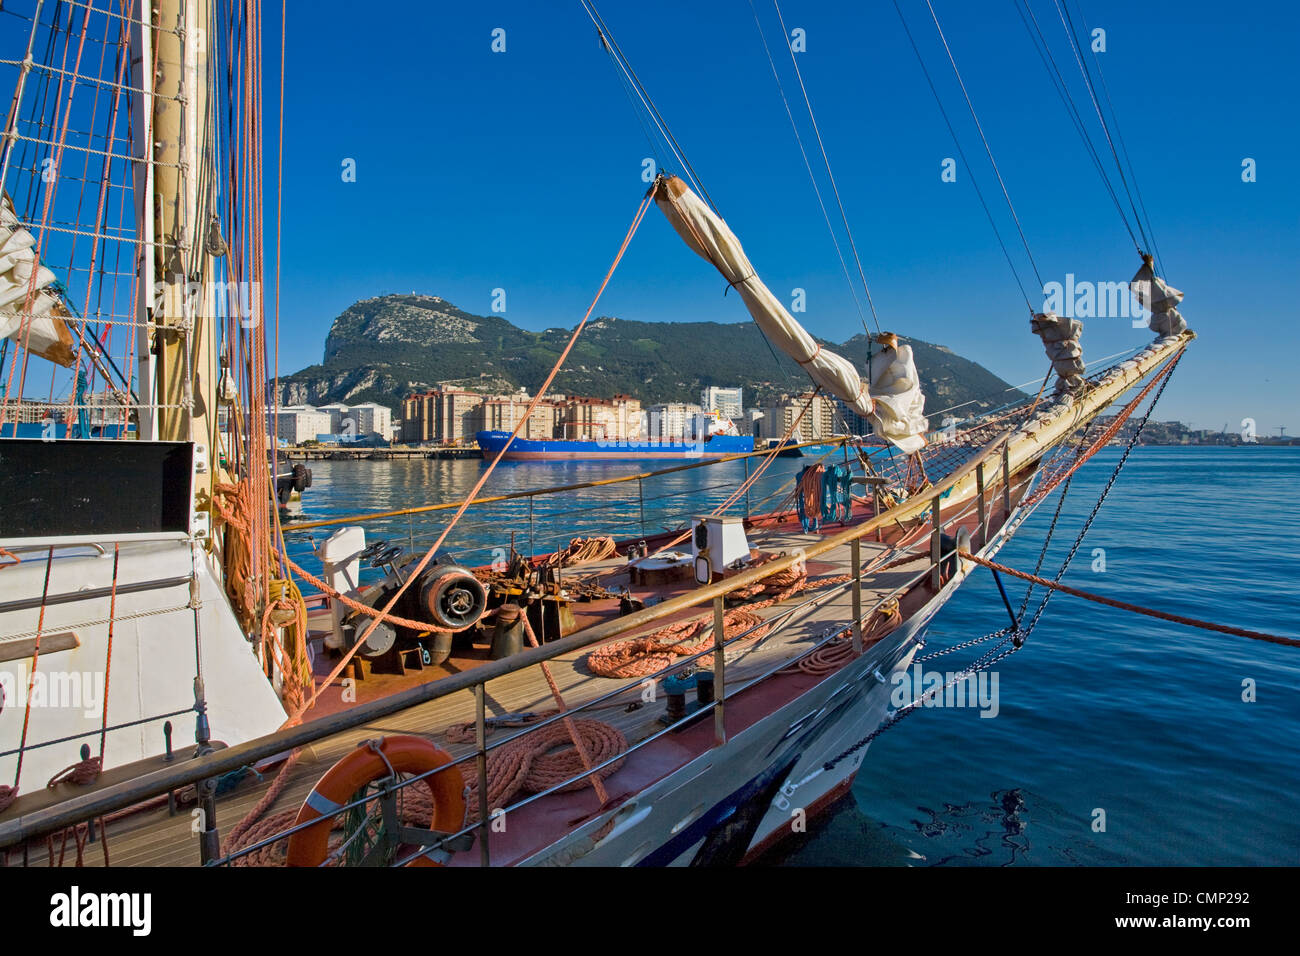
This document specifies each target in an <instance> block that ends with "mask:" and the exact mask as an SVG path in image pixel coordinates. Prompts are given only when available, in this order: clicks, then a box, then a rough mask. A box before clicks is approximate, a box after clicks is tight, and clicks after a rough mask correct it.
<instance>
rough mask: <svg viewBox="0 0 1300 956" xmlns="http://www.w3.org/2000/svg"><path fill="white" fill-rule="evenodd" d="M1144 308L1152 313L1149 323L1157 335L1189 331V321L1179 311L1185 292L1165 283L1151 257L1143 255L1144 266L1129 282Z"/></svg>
mask: <svg viewBox="0 0 1300 956" xmlns="http://www.w3.org/2000/svg"><path fill="white" fill-rule="evenodd" d="M1128 285H1129V288H1130V289H1132V290H1133V294H1134V295H1135V296H1137V300H1138V301H1139V302H1140V303H1142V308H1144V309H1147V310H1148V311H1149V312H1150V313H1151V318H1150V319H1149V320H1147V325H1149V326H1150V327H1151V331H1152V332H1154V333H1155V334H1156V335H1158V336H1160V337H1161V338H1164V337H1165V336H1166V335H1182V334H1183V333H1184V332H1186V331H1187V321H1186V320H1185V319H1184V318H1183V317H1182V314H1181V313H1179V311H1178V308H1177V306H1178V303H1179V302H1182V301H1183V294H1182V293H1181V292H1179V291H1178V290H1177V289H1175V288H1174V287H1173V286H1171V285H1168V284H1166V283H1165V280H1164V279H1161V278H1160V277H1159V276H1158V275H1156V271H1155V267H1154V265H1153V264H1152V260H1151V257H1150V256H1149V255H1144V256H1143V257H1142V268H1141V269H1139V270H1138V271H1137V275H1135V276H1134V277H1133V281H1131V282H1130V283H1129V284H1128Z"/></svg>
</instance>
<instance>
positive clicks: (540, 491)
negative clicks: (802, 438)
mask: <svg viewBox="0 0 1300 956" xmlns="http://www.w3.org/2000/svg"><path fill="white" fill-rule="evenodd" d="M844 441H845V438H844V437H843V436H840V437H837V438H832V439H830V440H829V441H821V440H818V441H806V442H799V443H798V444H795V445H783V446H782V449H781V450H782V451H785V450H787V449H790V448H807V447H808V446H809V445H832V444H835V443H836V442H839V443H841V444H842V443H843V442H844ZM771 452H772V450H771V449H770V448H767V449H764V450H762V451H750V452H743V453H741V454H737V455H721V456H719V457H717V458H710V459H708V460H707V461H693V462H690V463H689V464H685V465H673V466H671V467H669V468H658V469H656V470H654V471H642V472H638V473H636V474H633V475H619V476H618V477H617V478H600V479H596V480H594V481H578V482H574V483H573V484H571V485H552V486H551V487H549V488H535V489H533V490H531V491H512V492H510V493H509V494H504V495H491V496H488V497H485V498H475V499H474V500H473V501H471V502H470V504H471V505H488V504H493V503H495V502H498V501H512V500H514V499H516V498H537V497H541V496H542V495H553V494H558V493H559V492H562V491H578V490H580V489H582V488H600V487H604V486H605V485H619V484H623V483H624V482H628V481H640V480H642V479H645V478H657V477H658V476H659V475H670V474H672V473H673V472H677V471H688V470H690V469H692V468H705V467H708V466H709V465H720V464H722V463H724V462H728V461H739V460H741V459H742V458H743V459H749V458H754V457H757V456H759V455H768V454H771ZM460 504H461V503H460V502H459V501H450V502H446V503H444V504H440V505H421V506H419V507H418V508H401V509H399V510H397V511H375V512H372V513H370V514H361V515H348V516H346V517H343V518H327V519H322V520H320V521H304V522H302V523H301V524H297V523H295V524H287V523H286V524H285V526H284V530H285V531H308V530H311V529H312V528H324V527H328V526H330V525H336V524H347V523H348V522H354V521H375V520H378V519H380V518H400V517H401V516H402V515H415V514H427V513H428V512H431V511H449V510H451V509H454V508H459V507H460Z"/></svg>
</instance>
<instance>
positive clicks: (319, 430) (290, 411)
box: [266, 405, 330, 445]
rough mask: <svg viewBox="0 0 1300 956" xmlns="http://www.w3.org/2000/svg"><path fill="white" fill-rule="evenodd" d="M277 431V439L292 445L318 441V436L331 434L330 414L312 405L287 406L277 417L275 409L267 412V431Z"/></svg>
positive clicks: (282, 408)
mask: <svg viewBox="0 0 1300 956" xmlns="http://www.w3.org/2000/svg"><path fill="white" fill-rule="evenodd" d="M272 429H275V430H276V438H278V439H280V440H281V441H286V442H288V443H289V444H290V445H301V444H302V443H303V442H305V441H316V436H317V435H328V434H330V413H329V412H326V411H322V410H321V409H319V408H313V407H312V406H310V405H285V406H283V407H281V409H280V413H279V415H278V416H277V415H276V413H275V411H274V410H273V409H267V412H266V430H267V432H268V433H269V432H270V431H271V430H272Z"/></svg>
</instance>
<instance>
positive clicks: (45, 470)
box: [0, 438, 193, 538]
mask: <svg viewBox="0 0 1300 956" xmlns="http://www.w3.org/2000/svg"><path fill="white" fill-rule="evenodd" d="M192 447H193V446H192V445H191V444H190V443H189V442H141V441H94V440H89V439H87V440H77V439H71V440H64V441H42V440H40V439H27V438H0V538H32V537H53V536H61V535H73V534H103V535H115V534H134V533H146V532H147V533H152V532H160V531H161V532H170V531H179V532H186V531H188V530H189V520H190V468H191V456H192V454H193V452H192Z"/></svg>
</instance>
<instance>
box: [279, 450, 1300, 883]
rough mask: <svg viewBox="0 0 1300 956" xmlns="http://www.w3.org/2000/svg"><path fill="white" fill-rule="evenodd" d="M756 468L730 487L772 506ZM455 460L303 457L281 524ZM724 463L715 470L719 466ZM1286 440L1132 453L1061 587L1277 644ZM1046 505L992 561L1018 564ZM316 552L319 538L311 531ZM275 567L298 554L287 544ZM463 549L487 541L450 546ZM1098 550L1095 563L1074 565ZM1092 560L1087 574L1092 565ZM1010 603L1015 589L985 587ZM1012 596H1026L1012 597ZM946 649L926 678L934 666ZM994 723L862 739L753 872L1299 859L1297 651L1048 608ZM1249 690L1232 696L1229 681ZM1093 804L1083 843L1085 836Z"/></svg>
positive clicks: (399, 498)
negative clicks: (828, 800)
mask: <svg viewBox="0 0 1300 956" xmlns="http://www.w3.org/2000/svg"><path fill="white" fill-rule="evenodd" d="M1118 459H1119V451H1118V450H1117V449H1105V450H1103V451H1102V452H1101V453H1100V454H1098V455H1097V456H1096V457H1095V458H1094V459H1093V461H1092V462H1091V463H1090V464H1089V465H1088V466H1086V467H1085V468H1084V469H1082V470H1081V471H1080V472H1079V473H1078V474H1077V475H1076V477H1075V479H1074V481H1073V483H1072V485H1071V488H1070V491H1069V495H1068V496H1067V498H1066V504H1065V508H1064V510H1063V512H1062V517H1061V520H1060V523H1059V525H1058V529H1057V536H1056V539H1055V544H1054V546H1053V548H1052V549H1051V551H1050V552H1049V555H1048V558H1047V561H1046V563H1045V564H1044V568H1045V573H1046V574H1047V575H1048V576H1051V575H1053V574H1054V573H1055V571H1056V569H1057V568H1058V567H1059V562H1060V559H1061V558H1062V557H1063V556H1064V553H1065V551H1066V550H1067V549H1068V547H1069V545H1070V544H1071V543H1072V542H1073V540H1074V537H1075V535H1076V533H1077V531H1078V529H1079V527H1080V525H1081V524H1082V522H1083V520H1084V519H1085V518H1086V516H1087V514H1088V513H1089V511H1090V510H1091V509H1092V506H1093V505H1094V504H1095V502H1096V498H1097V495H1098V493H1099V492H1100V491H1101V489H1102V486H1103V485H1104V484H1105V483H1106V481H1107V479H1108V478H1109V477H1110V474H1111V472H1112V470H1113V468H1114V466H1115V463H1116V462H1117V461H1118ZM798 466H799V462H797V461H780V462H779V463H778V464H776V465H774V466H773V469H772V473H770V474H768V475H765V476H764V479H763V480H762V481H761V482H760V483H759V487H758V488H757V489H756V491H755V493H754V495H753V496H752V502H751V504H752V507H753V508H754V510H755V511H758V510H760V499H762V498H763V497H764V496H767V495H772V497H771V498H770V499H769V500H768V501H767V502H766V504H765V505H764V506H763V509H762V510H766V507H770V506H771V504H772V503H773V502H775V501H778V500H779V499H780V497H781V495H782V493H783V492H782V490H781V489H782V484H783V483H784V482H785V481H787V480H788V479H789V477H790V475H791V474H792V473H793V471H794V470H796V469H797V468H798ZM482 467H483V465H482V463H481V462H477V461H448V462H430V461H416V462H368V461H366V462H320V463H315V464H313V466H312V468H313V471H314V475H315V483H314V485H313V487H312V488H311V489H310V490H309V491H308V493H307V495H306V498H307V502H306V507H307V514H306V515H305V517H327V516H331V515H339V514H347V513H355V512H357V511H368V510H375V511H378V510H385V509H394V508H400V507H404V506H407V505H413V504H420V503H435V502H440V501H456V500H458V496H461V495H463V494H464V493H465V492H466V491H467V490H468V489H469V487H470V486H471V485H472V483H473V481H474V480H475V479H476V478H477V477H478V475H479V474H480V472H481V469H482ZM724 468H725V469H729V470H730V471H729V472H727V473H725V474H723V473H722V472H723V471H724ZM636 470H637V466H636V465H635V464H632V463H628V462H617V463H615V462H609V463H513V464H509V463H508V464H503V465H502V466H501V467H500V468H499V469H498V471H497V473H496V474H494V475H493V477H492V479H491V481H490V483H489V488H488V492H487V493H498V494H499V493H504V492H506V491H509V490H515V489H522V488H529V487H538V486H545V485H559V484H565V483H568V482H573V481H585V480H592V479H595V478H600V477H612V476H614V475H618V474H628V473H631V472H634V471H636ZM743 475H744V471H743V467H742V466H741V465H740V464H739V463H733V464H730V465H727V466H721V467H714V468H708V469H700V470H697V471H686V472H681V473H679V474H677V475H674V476H671V477H668V478H660V479H654V480H652V481H646V482H645V483H644V487H643V489H642V493H641V495H640V496H639V497H638V494H637V483H636V482H631V483H629V484H624V485H616V486H612V487H603V488H598V489H592V490H590V491H587V492H582V493H578V494H574V495H566V496H564V497H563V498H561V499H558V500H556V501H555V502H553V503H552V504H551V505H550V507H549V509H548V510H547V512H546V513H543V511H542V509H541V505H540V503H539V504H538V505H537V506H536V507H535V508H534V512H533V514H532V516H531V523H530V521H529V515H528V509H527V505H526V504H525V503H524V502H520V501H516V502H506V503H502V504H498V505H493V506H490V507H488V508H485V509H483V510H482V511H481V512H479V513H478V514H476V515H474V516H473V522H472V523H470V524H467V525H466V527H465V529H464V530H463V533H462V534H458V535H457V536H456V538H455V542H454V547H453V549H452V550H453V551H455V550H456V548H460V549H462V553H463V555H464V557H465V559H467V560H471V559H473V560H476V562H477V561H481V560H485V558H484V555H485V554H487V553H490V549H491V548H493V547H501V546H505V545H508V544H509V540H510V534H511V532H514V534H515V537H516V541H517V544H518V546H519V548H520V550H527V549H528V548H527V545H528V543H529V534H530V527H531V536H532V540H533V544H534V546H535V547H539V548H540V547H543V546H554V545H555V544H556V543H561V544H562V543H564V542H565V541H567V537H568V536H570V535H573V534H579V533H589V532H591V531H595V530H601V531H608V530H616V531H619V532H622V533H625V534H635V533H636V532H637V529H638V528H640V527H641V526H642V514H643V513H644V515H645V526H646V527H647V528H648V529H656V528H662V527H663V526H665V525H667V524H675V523H676V522H675V521H674V520H673V519H674V518H676V517H677V516H680V515H684V514H690V513H693V512H695V511H703V510H707V509H706V507H705V506H706V505H709V504H710V503H714V502H717V501H720V500H721V499H722V498H723V497H725V495H726V493H727V492H728V490H729V486H730V487H734V482H735V481H736V480H737V479H739V478H742V477H743ZM1298 477H1300V449H1296V448H1263V447H1253V448H1249V447H1248V448H1217V447H1205V448H1169V447H1142V448H1137V449H1135V450H1134V452H1133V454H1132V456H1131V457H1130V459H1129V462H1128V464H1127V466H1126V467H1125V469H1124V471H1123V473H1122V474H1121V476H1120V478H1119V480H1118V482H1117V483H1116V484H1115V486H1114V488H1113V490H1112V491H1111V493H1110V496H1109V498H1108V500H1107V503H1106V506H1105V507H1104V508H1103V510H1102V512H1101V514H1100V516H1099V517H1098V518H1097V520H1096V522H1095V523H1094V524H1093V527H1092V530H1091V531H1090V532H1089V534H1088V536H1087V538H1086V540H1085V543H1084V546H1083V547H1082V548H1081V549H1080V552H1079V555H1078V557H1076V559H1075V561H1074V564H1073V565H1072V566H1071V569H1070V571H1069V572H1068V573H1067V575H1066V577H1065V581H1066V582H1067V583H1071V584H1074V585H1075V586H1077V587H1080V588H1084V589H1087V590H1092V591H1096V592H1098V593H1101V594H1104V595H1107V596H1110V597H1114V598H1119V599H1121V600H1125V601H1129V602H1132V603H1136V604H1142V605H1146V606H1149V607H1154V608H1159V609H1165V610H1170V611H1175V612H1179V613H1182V614H1185V615H1188V616H1191V617H1197V618H1203V619H1208V620H1213V621H1220V622H1231V623H1235V624H1237V625H1239V626H1242V627H1246V628H1251V629H1254V630H1259V631H1265V632H1270V633H1278V634H1285V635H1288V636H1293V637H1294V636H1300V582H1298V578H1300V559H1298V558H1297V555H1296V548H1297V542H1298V541H1300V501H1297V498H1296V495H1295V489H1296V487H1297V478H1298ZM1055 501H1056V499H1055V497H1053V498H1051V499H1049V500H1048V502H1047V503H1045V505H1044V506H1043V507H1042V508H1041V509H1040V510H1039V511H1038V512H1037V513H1036V514H1035V515H1034V516H1033V517H1032V518H1031V519H1030V520H1029V521H1028V522H1027V523H1026V524H1025V526H1024V527H1023V528H1022V529H1021V530H1020V532H1019V534H1018V535H1017V537H1016V538H1015V539H1014V540H1013V541H1012V542H1011V543H1010V544H1009V545H1008V546H1007V547H1006V548H1004V549H1003V551H1002V552H1001V558H1000V560H1002V561H1003V562H1004V563H1007V564H1009V565H1011V566H1012V567H1017V568H1023V569H1026V570H1032V568H1033V564H1034V562H1035V561H1036V559H1037V557H1038V552H1039V549H1040V548H1041V545H1042V540H1043V534H1044V533H1045V531H1046V529H1047V527H1048V524H1049V523H1050V521H1051V517H1052V511H1053V510H1054V508H1055ZM448 516H449V512H443V513H441V514H440V515H435V516H432V517H431V518H430V519H429V520H420V521H408V520H407V519H399V520H395V521H392V522H389V524H388V525H387V527H388V529H389V536H390V537H391V539H392V540H393V542H394V543H403V544H407V543H409V541H414V543H415V544H417V545H420V544H423V545H424V546H426V547H427V545H428V544H429V543H431V538H430V536H431V535H433V534H435V533H436V531H437V530H440V529H441V527H442V526H443V523H444V522H445V520H446V518H447V517H448ZM315 535H316V538H315V540H316V541H317V542H319V540H320V539H321V537H322V532H315ZM290 547H291V548H292V549H293V550H295V551H298V552H299V553H302V552H305V551H306V550H307V549H308V548H309V547H310V542H309V541H308V540H307V538H306V536H305V535H301V534H299V535H292V536H291V537H290ZM471 548H484V549H487V550H484V551H477V552H474V553H470V550H469V549H471ZM1095 549H1103V551H1104V555H1101V554H1099V553H1097V552H1096V551H1095ZM1101 557H1104V570H1102V567H1103V562H1102V561H1101V560H1099V558H1101ZM1007 583H1008V589H1009V591H1010V594H1011V598H1012V603H1013V606H1017V607H1018V606H1019V603H1020V598H1021V595H1022V594H1023V588H1021V587H1020V586H1019V585H1018V584H1016V583H1015V582H1013V581H1008V582H1007ZM1034 600H1035V604H1033V605H1031V608H1032V607H1033V606H1036V602H1037V597H1035V599H1034ZM1005 621H1006V611H1005V609H1004V608H1003V606H1002V602H1001V599H1000V598H999V596H998V593H997V589H996V586H995V585H994V583H993V581H992V579H991V577H990V576H989V575H988V574H986V573H983V572H979V573H977V574H976V575H974V576H973V577H972V579H971V580H970V581H969V582H968V583H967V584H966V585H965V586H964V587H963V588H962V589H961V590H960V591H959V592H958V593H957V595H956V596H955V597H954V598H953V599H952V600H951V601H950V602H949V603H948V605H947V606H946V607H945V608H944V610H943V611H942V612H941V613H940V614H939V616H938V617H936V619H935V620H934V621H933V622H932V624H931V626H930V629H929V634H928V641H929V644H928V647H927V651H931V650H936V649H938V648H940V647H943V646H946V645H947V644H949V643H955V642H958V641H963V640H968V639H970V638H973V637H977V636H980V635H982V634H985V633H988V632H990V631H993V630H995V629H997V628H999V627H1001V626H1002V625H1003V624H1004V623H1005ZM969 659H970V658H969V656H968V655H963V654H955V655H952V656H951V657H948V658H940V659H938V660H935V661H933V662H931V663H930V664H929V665H928V666H930V667H932V668H937V669H942V670H958V669H959V668H960V666H961V665H962V664H964V663H966V662H967V661H968V660H969ZM997 670H998V692H999V712H998V715H997V716H996V717H995V718H992V719H988V718H981V717H980V716H979V714H978V711H976V710H972V709H960V708H949V709H943V708H934V709H925V710H923V711H921V712H919V713H916V714H914V715H912V716H910V717H909V718H908V719H907V720H905V721H902V722H901V723H900V724H899V725H898V726H897V727H896V728H895V729H893V730H891V731H890V732H888V733H886V734H885V735H884V736H882V737H881V738H880V739H879V740H877V741H876V742H875V743H874V744H873V745H872V747H871V749H870V752H869V753H868V755H867V759H866V762H865V764H864V767H863V770H862V772H861V773H860V774H859V775H858V778H857V782H856V784H855V786H854V788H853V792H852V794H851V795H850V796H848V797H846V798H845V799H844V800H842V801H840V802H839V803H838V804H837V805H836V806H835V807H834V808H833V810H832V812H830V813H828V814H826V815H825V816H823V817H822V818H820V819H819V820H818V821H815V822H814V823H813V824H812V825H811V827H810V832H809V833H808V834H806V835H804V836H801V837H798V838H796V839H795V840H793V841H791V842H790V843H789V844H787V845H786V846H785V847H784V848H782V849H780V850H778V851H776V852H774V853H773V854H771V855H770V856H769V857H768V859H767V862H770V863H774V864H783V865H793V866H815V865H900V866H934V865H943V866H954V865H977V866H1007V865H1032V864H1040V865H1070V864H1083V865H1185V864H1202V865H1216V864H1224V865H1229V864H1230V865H1252V864H1289V865H1294V864H1297V863H1300V813H1298V812H1297V810H1298V805H1300V649H1296V648H1287V647H1280V646H1276V645H1271V644H1265V643H1261V642H1256V641H1249V640H1244V639H1241V638H1235V637H1228V636H1224V635H1218V634H1213V633H1209V632H1204V631H1199V630H1192V629H1188V628H1184V627H1180V626H1177V625H1172V624H1166V623H1164V622H1160V621H1157V620H1154V619H1151V618H1145V617H1138V616H1135V615H1132V614H1128V613H1125V612H1122V611H1117V610H1112V609H1109V608H1106V607H1103V606H1100V605H1096V604H1092V603H1089V602H1085V601H1081V600H1079V599H1076V598H1072V597H1069V596H1067V595H1058V596H1056V597H1055V598H1053V599H1052V602H1051V603H1050V604H1049V606H1048V609H1047V612H1046V613H1045V615H1044V617H1043V619H1042V621H1041V622H1040V624H1039V625H1038V627H1037V629H1036V630H1035V631H1034V632H1033V634H1032V635H1031V637H1030V639H1029V641H1028V642H1027V643H1026V645H1025V647H1024V648H1023V649H1022V650H1021V651H1019V652H1018V653H1017V654H1015V655H1013V656H1012V657H1010V658H1008V659H1007V660H1004V661H1002V662H1001V663H1000V664H999V665H998V668H997ZM1247 682H1250V684H1251V686H1253V689H1254V698H1255V699H1254V700H1253V701H1245V700H1243V695H1244V694H1246V685H1247ZM1098 811H1103V812H1104V830H1102V829H1099V821H1101V820H1102V819H1103V818H1102V814H1099V813H1098Z"/></svg>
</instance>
